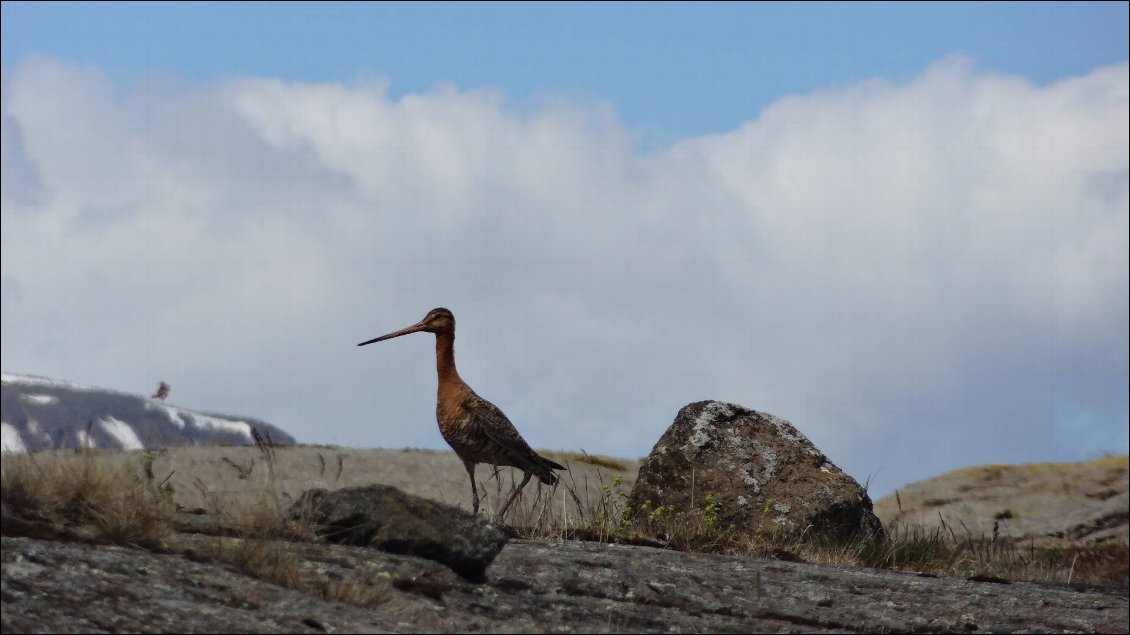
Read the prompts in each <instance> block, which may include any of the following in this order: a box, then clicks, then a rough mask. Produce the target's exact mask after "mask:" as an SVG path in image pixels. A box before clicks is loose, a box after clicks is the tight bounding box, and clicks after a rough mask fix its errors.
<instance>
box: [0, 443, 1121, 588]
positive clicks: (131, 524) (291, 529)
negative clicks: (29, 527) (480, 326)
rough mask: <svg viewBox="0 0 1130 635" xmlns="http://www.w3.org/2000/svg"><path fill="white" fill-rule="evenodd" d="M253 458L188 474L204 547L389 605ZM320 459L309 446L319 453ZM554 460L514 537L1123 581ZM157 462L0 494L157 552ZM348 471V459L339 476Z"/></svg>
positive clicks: (1094, 570) (1098, 565)
mask: <svg viewBox="0 0 1130 635" xmlns="http://www.w3.org/2000/svg"><path fill="white" fill-rule="evenodd" d="M223 452H225V453H226V452H227V450H224V451H223ZM255 452H256V454H255V455H254V457H251V456H248V455H244V456H243V457H242V458H241V459H240V461H238V462H237V461H231V460H230V459H228V460H227V462H226V463H223V462H222V461H221V460H220V459H219V458H217V459H216V464H221V465H227V469H228V470H229V471H230V472H231V474H232V477H233V478H235V479H236V480H237V481H238V482H240V483H248V487H250V488H251V489H253V490H255V492H257V493H256V494H255V495H254V496H251V495H250V494H249V493H248V491H247V490H244V491H241V492H240V493H239V496H238V497H236V496H232V495H231V493H230V491H229V490H226V489H225V490H222V491H216V490H212V489H210V488H209V487H208V485H206V484H205V483H204V482H203V481H202V480H200V478H199V477H196V478H195V479H194V480H193V481H191V482H193V483H194V487H193V491H192V492H191V494H192V495H193V496H195V497H196V499H197V500H204V501H207V507H208V508H209V509H208V511H209V512H210V513H211V514H212V515H213V516H217V517H219V518H221V522H222V525H223V526H224V527H226V528H229V529H231V530H233V531H234V534H235V535H228V536H214V537H211V538H210V539H209V540H210V542H209V543H208V545H209V546H208V547H206V549H205V552H206V553H205V555H207V556H208V557H211V558H213V559H215V560H218V561H221V562H225V563H228V564H230V565H232V566H234V567H236V568H238V569H239V570H241V571H243V572H245V573H247V574H249V575H252V576H254V577H256V578H260V579H263V580H267V581H270V582H272V583H275V584H279V585H282V586H286V587H289V588H293V589H297V590H300V591H302V592H304V593H308V594H311V595H314V596H316V597H321V598H324V599H327V600H331V601H339V602H349V603H352V604H359V605H362V606H375V605H378V604H381V603H383V602H385V601H387V600H388V598H389V597H390V596H391V594H392V591H391V581H390V580H389V579H388V577H387V575H386V576H384V577H382V576H381V575H380V574H379V573H374V572H369V573H361V572H356V573H354V574H350V575H347V576H345V577H344V578H340V579H331V578H329V577H328V576H326V575H325V573H324V572H323V571H319V570H316V569H315V568H314V565H312V564H311V562H312V559H311V558H310V557H307V556H310V555H311V554H309V553H306V552H307V551H308V550H310V549H316V548H319V547H318V546H317V545H313V544H309V543H303V542H300V541H299V542H294V541H293V540H294V539H296V538H301V536H303V535H308V534H310V533H311V532H309V528H308V527H304V525H303V523H301V522H298V523H297V524H295V523H293V522H289V521H286V520H284V517H285V516H286V511H287V510H288V509H289V507H290V502H291V500H292V496H291V495H289V494H287V492H286V491H284V488H282V487H281V486H280V485H279V481H280V480H281V479H282V478H283V477H282V476H280V474H283V473H284V471H283V470H280V469H279V468H280V466H279V465H278V461H279V459H278V458H276V455H275V450H274V448H271V447H269V446H265V445H261V446H260V447H259V448H258V449H257V450H255ZM280 454H282V452H281V451H280ZM321 456H322V455H321V454H318V458H321ZM341 456H343V455H341V454H339V455H338V457H336V458H338V460H336V461H334V460H332V458H331V460H330V461H328V462H327V461H325V460H324V459H322V461H321V462H320V463H318V464H315V467H314V468H313V469H314V470H315V472H314V473H313V474H311V475H310V476H309V479H310V480H311V481H317V480H319V479H320V478H324V479H332V480H333V481H335V482H336V481H337V480H339V479H342V480H344V477H343V476H342V460H341V458H340V457H341ZM553 456H555V460H561V462H562V463H565V464H566V465H567V466H568V467H569V469H568V470H566V471H565V472H564V473H562V474H561V479H560V481H559V483H558V484H557V485H556V486H554V487H545V486H541V485H538V484H536V483H534V484H531V485H530V486H529V487H527V488H526V490H525V491H524V492H523V494H522V496H521V497H520V498H519V499H518V501H517V502H516V504H515V505H514V506H513V507H512V510H511V513H510V514H509V517H508V518H506V519H505V522H506V523H507V524H508V525H509V526H510V527H511V528H512V529H514V531H515V532H516V533H517V534H518V535H521V536H523V537H528V538H535V539H547V540H593V541H600V542H621V543H630V544H646V545H651V546H656V547H663V548H669V549H676V550H681V551H695V552H710V553H726V554H738V555H746V556H753V557H770V558H778V559H787V560H803V561H807V562H814V563H829V564H838V565H849V566H867V567H877V568H885V569H900V570H907V571H916V572H921V573H925V574H933V575H958V576H986V577H992V578H1002V579H1010V580H1047V581H1058V582H1071V583H1083V584H1102V585H1118V586H1126V585H1127V578H1128V575H1127V568H1128V566H1127V561H1128V560H1127V559H1128V549H1127V546H1126V544H1125V543H1123V542H1118V541H1107V542H1105V543H1097V544H1096V543H1088V544H1079V545H1066V546H1062V545H1061V546H1054V547H1049V546H1041V545H1036V544H1031V543H1029V544H1025V543H1023V542H1019V541H1015V540H1012V539H1011V538H1009V537H1008V536H1006V535H1005V534H1003V533H1002V534H1000V535H985V534H977V533H975V532H974V531H971V530H969V529H968V528H966V527H965V526H964V525H960V524H959V525H958V526H957V527H954V526H952V525H949V524H946V523H945V521H942V525H941V527H925V526H922V525H906V526H902V525H898V524H895V525H893V526H892V527H889V528H888V531H889V535H888V537H887V538H886V539H884V540H878V541H868V540H857V541H851V542H846V543H845V542H841V543H835V542H830V541H828V540H825V539H818V538H815V537H812V536H806V535H801V536H799V537H795V536H793V537H786V536H779V535H773V534H762V533H754V534H750V533H748V532H741V531H738V530H737V529H736V528H734V527H733V526H729V525H724V524H723V523H722V522H721V521H720V516H721V515H720V514H719V511H720V510H719V509H718V508H717V507H716V505H715V504H714V501H713V500H712V499H710V498H709V497H704V498H703V500H702V501H701V502H700V503H699V507H698V508H695V509H682V510H676V509H671V508H668V507H659V508H654V509H653V508H645V509H642V510H632V509H629V508H628V505H627V500H628V492H629V491H630V486H631V483H630V479H628V480H626V479H625V478H624V477H622V476H621V475H620V474H615V473H614V472H610V471H606V468H605V467H603V466H602V464H601V463H600V461H602V460H603V459H605V458H606V457H592V456H589V455H583V454H582V455H579V456H572V455H568V454H567V453H558V454H555V455H553ZM158 457H159V455H158V454H155V453H108V452H95V451H79V452H55V453H36V454H28V455H5V457H4V461H3V467H2V470H0V490H2V497H3V501H4V504H5V506H6V507H8V508H9V509H10V510H12V511H14V512H15V513H17V514H19V515H21V516H22V517H24V518H31V519H36V520H38V521H42V522H45V523H57V524H62V525H70V526H76V525H87V526H91V527H93V528H95V530H96V533H97V536H98V538H99V539H101V540H105V541H109V542H115V543H120V544H134V545H141V546H145V547H163V546H165V545H166V544H167V542H168V538H169V536H170V534H171V532H172V524H173V517H174V515H175V503H174V500H173V498H174V494H178V495H180V494H183V493H184V492H174V491H173V489H172V486H171V483H172V482H173V481H172V480H171V478H170V477H171V476H172V474H169V475H168V476H165V477H164V478H158V477H157V476H156V475H155V474H154V461H155V459H156V458H158ZM223 458H224V459H227V457H226V456H225V457H223ZM251 458H254V459H255V461H254V463H252V461H251ZM428 458H429V459H430V458H431V457H428ZM436 458H439V455H437V457H436ZM1116 458H1118V457H1116ZM232 463H235V464H237V465H239V466H241V467H244V468H245V471H246V472H247V473H248V474H249V475H251V477H252V478H253V479H257V480H255V481H254V482H253V483H250V482H248V481H249V480H250V479H240V478H239V473H240V470H238V469H236V468H235V467H234V466H233V465H231V464H232ZM1113 463H1114V464H1112V465H1111V467H1112V469H1119V468H1120V465H1122V464H1124V463H1125V460H1124V457H1123V458H1122V463H1119V462H1118V461H1117V460H1114V461H1113ZM608 464H609V463H608V462H605V463H604V464H603V465H608ZM252 465H253V467H252ZM317 465H320V466H321V467H320V468H319V467H317ZM348 465H349V463H348V459H347V462H346V463H345V466H346V470H347V472H348ZM616 465H617V466H618V467H622V465H620V464H619V463H616ZM456 467H460V466H456ZM594 467H596V468H598V469H593V468H594ZM994 467H996V466H994ZM162 470H167V468H164V467H163V468H162ZM607 470H611V468H607ZM991 471H994V472H995V471H997V470H991ZM164 473H165V472H164V471H158V474H164ZM182 478H185V476H184V475H182ZM286 478H289V479H291V480H299V481H300V480H301V477H300V475H296V474H287V475H286ZM463 483H465V481H464V482H463ZM480 485H481V486H483V487H484V488H485V489H490V490H494V491H493V493H491V495H490V496H489V497H488V498H487V501H488V505H486V506H484V510H483V512H484V513H485V515H486V516H487V517H488V518H489V517H490V514H492V513H493V509H492V508H491V505H490V504H491V503H496V502H497V501H501V500H505V497H506V495H507V494H508V492H509V487H512V486H513V485H515V482H514V474H513V473H512V472H509V471H507V472H504V473H499V474H496V475H491V474H488V475H486V476H485V480H484V481H481V482H480ZM464 486H465V485H464ZM488 493H490V492H488ZM316 560H317V558H313V561H316Z"/></svg>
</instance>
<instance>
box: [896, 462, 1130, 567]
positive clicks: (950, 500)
mask: <svg viewBox="0 0 1130 635" xmlns="http://www.w3.org/2000/svg"><path fill="white" fill-rule="evenodd" d="M1128 462H1130V460H1128V458H1127V457H1126V456H1125V455H1122V456H1107V457H1103V458H1099V459H1095V460H1093V461H1086V462H1083V463H1032V464H1026V465H982V466H977V467H967V468H963V469H960V470H954V471H952V472H947V473H945V474H942V475H939V476H935V477H933V478H929V479H926V480H924V481H918V482H917V483H911V484H910V485H906V486H904V487H901V488H899V490H898V496H897V497H895V496H887V497H885V498H883V499H880V500H878V501H876V502H875V513H876V514H878V515H879V518H881V519H882V521H883V525H884V526H886V527H888V528H890V527H891V526H892V525H901V526H903V527H913V526H925V527H928V528H929V527H941V526H942V523H945V525H946V527H948V528H949V529H952V530H953V531H955V532H956V533H957V534H958V535H960V536H962V537H964V536H965V535H966V533H967V532H968V533H970V534H972V535H973V536H974V537H978V536H990V535H992V534H993V527H994V525H995V526H996V528H997V532H998V533H999V535H1000V536H1001V537H1003V538H1011V539H1012V540H1014V541H1016V542H1022V543H1024V544H1028V543H1029V542H1033V543H1034V544H1036V545H1041V544H1045V545H1046V544H1049V543H1050V544H1082V543H1091V544H1095V543H1103V542H1107V541H1121V542H1122V543H1125V542H1126V541H1127V539H1128V535H1130V531H1128V520H1130V519H1128V516H1130V513H1128V512H1130V502H1128V490H1130V473H1128V471H1127V466H1128Z"/></svg>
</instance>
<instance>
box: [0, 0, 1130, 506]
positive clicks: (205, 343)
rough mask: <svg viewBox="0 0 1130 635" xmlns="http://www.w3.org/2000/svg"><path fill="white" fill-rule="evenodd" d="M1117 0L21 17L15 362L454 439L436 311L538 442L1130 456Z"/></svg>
mask: <svg viewBox="0 0 1130 635" xmlns="http://www.w3.org/2000/svg"><path fill="white" fill-rule="evenodd" d="M1127 7H1128V5H1127V3H1039V4H1026V3H1004V4H997V3H971V4H965V3H942V4H929V3H914V4H906V5H903V4H890V3H878V4H870V3H866V4H850V3H834V4H821V3H803V4H802V3H797V4H769V3H755V4H729V3H727V4H709V3H705V4H704V3H695V4H694V5H690V4H677V3H662V4H619V3H608V4H603V3H602V4H541V3H526V4H517V5H514V4H511V3H507V4H457V5H448V4H418V3H412V4H375V5H374V4H360V3H358V4H334V3H324V2H323V3H318V4H317V5H313V4H304V3H286V4H271V3H267V4H258V3H256V4H239V3H222V4H207V3H199V4H198V3H178V4H146V3H125V4H118V3H109V4H103V3H79V4H71V3H23V2H4V3H3V4H2V5H0V10H2V22H0V28H2V36H3V37H2V41H0V54H2V59H0V66H2V89H3V90H2V100H0V101H2V110H3V114H2V141H3V142H2V149H0V150H2V159H3V161H2V177H3V178H2V186H3V187H2V193H0V198H2V232H0V234H2V238H0V246H2V250H0V268H2V271H0V274H2V276H0V277H2V314H0V318H2V319H0V335H2V338H3V345H2V347H0V362H2V365H3V370H4V371H5V372H11V373H25V374H38V375H44V376H49V377H53V378H57V379H64V380H69V381H74V382H78V383H83V384H87V385H97V386H104V387H107V388H113V389H117V390H125V391H130V392H138V393H146V394H148V393H149V392H152V391H153V390H154V389H155V387H156V384H157V383H158V381H160V380H164V381H167V382H168V383H169V384H170V385H171V386H172V391H171V394H170V397H169V401H170V402H171V403H175V404H177V405H179V406H182V407H188V408H193V409H201V410H207V411H214V412H223V413H227V414H235V415H238V414H244V415H247V416H254V417H259V418H263V419H266V420H268V421H270V422H272V423H274V424H276V425H279V426H281V427H282V428H284V429H286V430H287V431H289V432H290V433H292V434H293V435H294V436H296V437H297V438H298V439H299V440H300V441H302V442H307V443H324V444H338V445H345V446H355V447H428V448H443V447H445V446H444V442H443V439H442V437H441V436H440V435H439V432H438V429H437V427H436V425H435V418H434V403H435V382H436V378H435V370H434V363H435V362H434V356H433V347H434V343H433V340H434V338H433V337H432V336H430V335H427V334H418V335H413V336H408V337H404V338H399V339H396V340H391V341H387V342H382V343H380V344H376V345H371V346H367V347H364V348H357V347H356V344H357V343H358V342H361V341H364V340H368V339H371V338H373V337H376V336H377V335H381V334H384V333H387V332H390V331H393V330H396V329H399V328H401V327H404V326H407V325H409V324H412V323H414V322H416V321H418V320H419V319H421V318H422V317H423V316H424V314H425V313H426V312H427V311H428V310H429V309H431V308H433V307H437V306H446V307H447V308H449V309H451V310H452V311H453V312H454V313H455V315H456V318H457V320H458V325H459V326H458V338H457V342H456V352H457V361H458V364H459V369H460V373H461V375H462V376H463V378H464V379H465V380H467V381H468V383H469V384H470V385H471V386H472V387H474V389H475V390H476V391H477V392H478V393H479V394H480V395H482V396H483V397H485V398H487V399H489V400H491V401H493V402H494V403H495V404H497V405H498V406H499V407H501V408H502V409H503V411H505V412H506V413H507V414H508V415H509V417H510V419H511V420H512V421H513V422H514V423H515V425H516V426H517V427H518V429H519V430H520V431H521V432H522V433H523V434H524V436H525V437H526V439H527V440H528V441H530V443H531V444H532V445H533V446H534V447H539V448H555V449H562V450H574V451H579V450H582V449H583V450H585V451H587V452H590V453H597V454H609V455H615V456H627V457H642V456H645V455H646V454H647V453H648V452H649V451H650V450H651V447H652V446H653V444H654V443H655V442H656V441H657V440H658V438H659V437H660V435H661V434H662V433H663V431H664V430H665V429H666V428H667V426H668V425H670V423H671V421H672V419H673V418H674V416H675V413H676V412H677V411H678V409H679V408H680V407H682V406H683V405H685V404H687V403H690V402H693V401H698V400H702V399H722V400H725V401H730V402H734V403H738V404H741V405H744V406H746V407H749V408H754V409H758V410H762V411H766V412H770V413H773V414H775V415H777V416H780V417H782V418H785V419H788V420H790V421H792V422H793V423H794V424H795V425H796V426H797V427H798V428H799V429H800V430H801V431H802V432H804V433H805V434H806V435H807V436H808V437H809V438H810V439H811V440H812V441H813V442H814V443H815V444H816V445H817V446H818V447H819V448H820V449H821V450H823V451H824V452H825V453H826V454H827V455H828V456H829V457H830V458H831V459H832V460H833V462H835V463H836V464H837V465H839V466H840V467H842V468H843V469H844V470H846V471H847V472H848V473H849V474H851V475H852V476H854V477H855V478H856V479H857V480H859V481H860V482H866V483H868V486H869V488H870V491H871V492H872V494H873V495H877V496H882V495H884V494H887V493H890V492H891V491H893V489H894V488H896V487H899V486H901V485H903V484H906V483H909V482H912V481H915V480H919V479H922V478H927V477H930V476H933V475H935V474H938V473H940V472H943V471H946V470H949V469H954V468H958V467H964V466H968V465H975V464H984V463H1015V462H1042V461H1077V460H1086V459H1090V458H1096V457H1098V456H1101V455H1103V454H1105V453H1126V452H1127V446H1128V437H1127V427H1128V422H1130V418H1128V400H1130V398H1128V389H1127V384H1128V379H1130V373H1128V357H1130V351H1128V349H1130V346H1128V338H1127V332H1128V330H1130V317H1128V304H1130V299H1128V286H1130V281H1128V260H1130V257H1128V251H1130V250H1128V234H1130V229H1128V215H1130V214H1128V208H1130V203H1128V200H1130V199H1128V190H1130V186H1128V182H1130V176H1128V163H1130V160H1128V155H1130V148H1128V146H1130V142H1128V136H1130V134H1128V124H1127V122H1128V120H1130V107H1128V92H1130V90H1128V85H1130V67H1128V57H1130V55H1128V39H1130V36H1128V33H1127V24H1128V23H1130V16H1128V10H1127Z"/></svg>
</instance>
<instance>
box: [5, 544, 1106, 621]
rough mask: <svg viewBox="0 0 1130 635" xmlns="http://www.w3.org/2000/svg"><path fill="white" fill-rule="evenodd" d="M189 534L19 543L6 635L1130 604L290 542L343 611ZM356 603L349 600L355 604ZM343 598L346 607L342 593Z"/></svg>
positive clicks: (722, 562)
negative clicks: (475, 577) (147, 545)
mask: <svg viewBox="0 0 1130 635" xmlns="http://www.w3.org/2000/svg"><path fill="white" fill-rule="evenodd" d="M224 540H228V541H231V540H239V539H235V538H220V537H216V536H206V535H199V534H187V533H182V534H178V535H177V536H176V538H175V540H173V541H172V543H171V544H170V547H169V549H168V550H167V551H166V552H162V553H157V552H152V551H147V550H143V549H131V548H126V547H121V546H109V545H98V544H89V543H83V542H73V541H63V542H57V541H43V540H34V539H30V538H23V537H4V538H3V550H2V552H3V556H2V562H3V568H2V571H3V575H2V579H0V595H2V598H3V610H2V612H0V618H2V619H0V625H2V627H3V631H4V632H29V633H65V632H106V633H111V632H188V633H195V632H258V633H269V632H355V633H372V632H513V631H528V632H597V633H606V632H702V631H707V632H798V633H799V632H808V633H811V632H843V633H850V632H909V633H914V632H931V633H944V632H949V633H953V632H960V633H970V632H1029V633H1052V632H1056V633H1062V632H1075V633H1116V632H1125V629H1126V624H1127V619H1128V612H1127V594H1126V591H1125V590H1124V589H1122V590H1112V589H1079V588H1072V587H1069V586H1065V585H1047V584H1035V583H1018V582H1013V583H1008V582H1005V581H1001V580H971V579H964V578H952V577H931V576H920V575H915V574H911V573H900V572H893V571H880V570H873V569H862V568H845V567H838V566H830V565H817V564H804V563H793V562H780V561H775V560H764V559H752V558H741V557H733V556H721V555H708V554H693V553H680V552H675V551H668V550H660V549H654V548H650V547H640V546H626V545H609V544H601V543H593V542H578V541H572V542H544V541H536V542H535V541H522V540H514V541H511V542H510V544H508V545H507V546H506V547H505V548H504V549H503V550H502V552H501V553H500V554H499V555H498V557H497V558H496V559H495V561H494V563H493V564H492V565H491V566H490V568H489V569H488V571H487V578H486V581H485V582H482V583H477V584H476V583H471V582H468V581H466V580H464V579H463V578H461V577H459V576H458V575H456V574H454V573H453V572H452V571H451V570H450V569H448V568H447V567H445V566H443V565H441V564H438V563H436V562H433V561H431V560H423V559H419V558H414V557H410V556H398V555H393V554H388V553H383V552H380V551H377V550H374V549H370V548H363V547H348V546H338V545H324V544H303V543H284V544H280V545H279V548H282V549H286V550H288V551H289V552H290V553H291V554H293V555H295V556H296V557H297V558H298V559H299V561H300V562H301V563H302V566H303V567H306V568H307V569H308V570H310V571H316V572H319V573H320V575H322V576H323V577H324V578H325V579H326V580H328V581H336V582H337V583H338V586H337V587H336V590H334V589H330V590H328V591H327V593H326V595H328V596H330V597H333V596H334V594H335V593H337V594H341V593H343V592H345V593H351V594H353V595H354V596H357V595H358V594H361V595H362V597H364V598H366V600H365V604H367V606H357V605H353V604H349V603H342V602H335V601H330V600H327V599H323V598H322V597H317V596H316V595H312V594H304V593H300V592H298V591H294V590H291V589H287V588H283V587H280V586H276V585H274V584H270V583H267V582H263V581H261V580H257V579H254V578H251V577H248V576H246V575H244V574H241V573H239V572H238V571H237V570H235V569H234V568H233V567H231V566H230V565H226V564H222V563H219V562H216V561H214V560H213V559H211V558H210V557H209V556H208V555H207V554H209V553H212V552H213V551H214V549H215V548H216V544H217V541H224ZM343 590H344V591H343ZM339 597H340V596H339Z"/></svg>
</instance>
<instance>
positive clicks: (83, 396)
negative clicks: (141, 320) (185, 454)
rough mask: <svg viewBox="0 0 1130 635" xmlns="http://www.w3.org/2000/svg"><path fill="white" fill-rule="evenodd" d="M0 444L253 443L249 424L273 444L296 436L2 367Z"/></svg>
mask: <svg viewBox="0 0 1130 635" xmlns="http://www.w3.org/2000/svg"><path fill="white" fill-rule="evenodd" d="M0 379H2V390H0V415H2V422H0V446H2V449H3V451H5V452H26V451H28V450H47V449H54V448H80V447H92V448H107V449H127V450H140V449H146V448H162V447H175V446H184V445H221V444H224V445H245V444H250V443H254V440H253V438H252V435H251V429H252V428H255V429H256V430H258V431H259V434H260V435H262V436H263V437H265V438H266V437H269V438H270V440H271V441H272V442H273V443H275V444H276V445H293V444H294V443H295V440H294V437H292V436H290V435H289V434H287V433H286V432H283V431H282V430H280V429H279V428H277V427H275V426H273V425H271V424H269V423H266V422H263V421H259V420H258V419H252V418H249V417H231V416H227V415H220V414H213V413H203V412H196V411H193V410H186V409H184V408H177V407H175V406H170V405H168V404H166V403H165V402H163V401H159V400H157V399H150V398H148V397H145V396H143V395H132V394H129V393H124V392H118V391H115V390H107V389H105V388H93V387H87V386H79V385H76V384H71V383H68V382H64V381H59V380H55V379H48V378H46V377H36V376H32V375H14V374H10V373H3V375H2V376H0Z"/></svg>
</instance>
